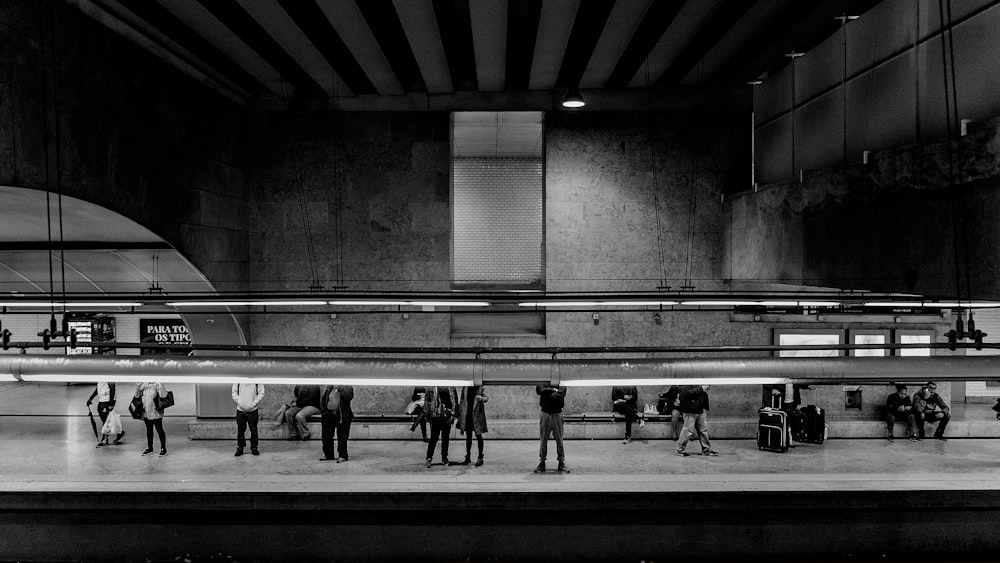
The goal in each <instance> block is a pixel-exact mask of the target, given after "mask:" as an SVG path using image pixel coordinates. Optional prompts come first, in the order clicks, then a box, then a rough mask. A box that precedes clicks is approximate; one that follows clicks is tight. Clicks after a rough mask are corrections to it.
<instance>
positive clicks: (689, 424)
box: [677, 385, 719, 457]
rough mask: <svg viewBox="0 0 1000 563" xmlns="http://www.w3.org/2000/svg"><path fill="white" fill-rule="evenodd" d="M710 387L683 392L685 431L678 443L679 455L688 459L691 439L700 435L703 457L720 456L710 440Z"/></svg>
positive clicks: (682, 408) (682, 403)
mask: <svg viewBox="0 0 1000 563" xmlns="http://www.w3.org/2000/svg"><path fill="white" fill-rule="evenodd" d="M706 391H708V385H695V386H694V387H688V388H687V389H684V390H683V391H681V396H680V401H681V404H680V408H681V414H683V415H684V429H683V430H681V439H680V441H679V442H677V455H679V456H682V457H688V455H690V454H688V453H687V452H686V451H684V450H685V448H686V447H687V443H688V441H690V440H691V437H692V436H694V435H695V432H697V433H698V441H699V442H701V455H719V452H717V451H715V450H713V449H712V443H711V442H710V441H709V440H708V422H707V415H708V393H706Z"/></svg>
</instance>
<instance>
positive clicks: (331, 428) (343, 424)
mask: <svg viewBox="0 0 1000 563" xmlns="http://www.w3.org/2000/svg"><path fill="white" fill-rule="evenodd" d="M353 399H354V387H353V386H351V385H337V386H333V385H327V386H326V389H325V390H324V391H323V398H322V400H321V401H320V406H321V407H322V410H321V411H320V412H321V413H322V414H321V415H320V416H321V418H322V421H323V433H322V435H321V438H320V441H321V442H322V444H323V457H321V458H319V460H320V461H334V460H336V462H337V463H346V462H347V460H348V459H349V458H348V456H347V439H348V438H350V437H351V421H352V420H354V411H353V410H351V400H353ZM334 434H336V436H337V451H336V454H335V453H334V450H333V437H334Z"/></svg>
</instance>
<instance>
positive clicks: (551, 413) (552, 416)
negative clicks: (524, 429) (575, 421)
mask: <svg viewBox="0 0 1000 563" xmlns="http://www.w3.org/2000/svg"><path fill="white" fill-rule="evenodd" d="M535 393H536V394H537V395H538V405H539V406H540V407H541V408H542V413H541V418H540V419H539V421H538V430H539V434H540V440H541V444H539V447H538V457H539V462H538V467H536V468H535V473H544V472H545V458H546V457H547V456H548V453H549V448H548V445H549V434H552V436H553V437H554V438H555V439H556V456H557V457H558V459H559V467H558V470H559V471H563V472H565V473H569V468H568V467H566V452H565V451H564V450H563V416H562V410H563V405H564V404H565V400H566V388H565V387H553V386H551V385H536V386H535Z"/></svg>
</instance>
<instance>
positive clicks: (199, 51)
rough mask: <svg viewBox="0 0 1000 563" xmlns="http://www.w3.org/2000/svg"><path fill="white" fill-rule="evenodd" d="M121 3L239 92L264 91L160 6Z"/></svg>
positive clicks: (131, 1) (140, 1)
mask: <svg viewBox="0 0 1000 563" xmlns="http://www.w3.org/2000/svg"><path fill="white" fill-rule="evenodd" d="M118 1H119V3H120V4H121V5H122V6H124V7H126V8H128V10H129V11H131V12H132V13H134V14H135V15H137V16H139V17H140V18H142V19H143V21H145V22H146V23H147V24H149V25H150V26H152V27H153V28H155V29H157V30H159V31H160V33H163V34H164V35H166V36H167V37H169V38H170V39H171V40H173V41H175V42H176V43H177V44H178V45H182V46H183V48H184V49H186V50H187V51H188V52H189V53H191V54H192V55H194V56H195V57H198V59H200V60H201V61H204V62H205V64H207V65H209V66H210V67H212V68H213V69H214V70H215V71H216V72H218V73H219V74H221V75H223V76H225V77H226V78H227V79H229V80H231V81H232V82H233V83H235V84H236V85H237V86H239V87H240V88H243V89H244V90H246V91H247V92H249V93H251V94H252V95H257V94H258V93H259V91H260V90H261V89H262V88H265V86H264V84H263V83H262V82H260V81H259V80H257V79H256V78H254V76H253V75H251V74H250V73H249V72H247V71H246V70H244V69H243V68H242V67H240V66H239V65H238V64H236V63H235V62H233V60H232V59H230V58H229V57H227V56H226V55H225V54H223V52H222V51H220V50H219V49H217V48H216V47H215V45H212V44H211V43H209V42H208V41H206V40H205V39H204V38H203V37H202V36H201V35H198V33H197V32H195V31H194V30H193V29H191V28H190V27H188V26H187V25H186V24H185V23H184V22H183V21H181V20H180V19H179V18H177V16H175V15H173V14H172V13H170V12H169V11H168V10H167V9H165V8H164V7H163V6H161V5H160V4H158V3H156V2H149V1H146V0H118Z"/></svg>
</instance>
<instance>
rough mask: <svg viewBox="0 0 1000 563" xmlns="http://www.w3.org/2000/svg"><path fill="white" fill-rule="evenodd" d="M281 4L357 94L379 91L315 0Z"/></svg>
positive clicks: (298, 0) (292, 1)
mask: <svg viewBox="0 0 1000 563" xmlns="http://www.w3.org/2000/svg"><path fill="white" fill-rule="evenodd" d="M278 4H279V5H280V6H281V7H282V8H283V9H284V10H285V12H286V13H288V15H289V17H291V18H292V21H294V22H295V25H297V26H299V29H301V30H302V33H304V34H305V35H306V37H308V38H309V41H311V42H312V44H313V45H314V46H315V47H316V49H317V50H318V51H319V52H320V54H322V55H323V58H324V59H326V62H328V63H329V64H330V67H331V68H333V70H334V72H336V73H337V74H338V75H339V76H340V78H341V79H342V80H343V81H344V83H345V84H346V85H347V87H348V88H350V89H351V92H353V93H354V94H355V95H363V94H376V93H377V91H376V89H375V86H374V85H373V84H372V81H371V80H369V78H368V75H367V74H365V71H364V70H363V69H362V68H361V65H360V64H358V61H357V60H355V58H354V55H352V54H351V51H350V49H348V48H347V45H345V44H344V41H343V40H342V39H341V38H340V35H338V34H337V30H335V29H334V28H333V26H332V25H330V20H328V19H327V18H326V15H325V14H324V13H323V11H322V10H321V9H320V8H319V6H317V5H316V2H314V1H313V0H278Z"/></svg>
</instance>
